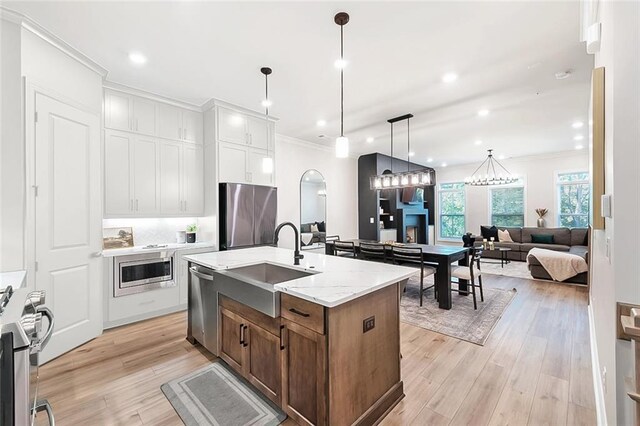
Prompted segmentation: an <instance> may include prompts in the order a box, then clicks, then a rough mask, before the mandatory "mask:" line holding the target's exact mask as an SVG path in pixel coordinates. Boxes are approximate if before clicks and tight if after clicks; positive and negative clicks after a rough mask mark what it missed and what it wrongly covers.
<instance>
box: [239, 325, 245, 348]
mask: <svg viewBox="0 0 640 426" xmlns="http://www.w3.org/2000/svg"><path fill="white" fill-rule="evenodd" d="M240 344H241V345H242V346H244V324H240Z"/></svg>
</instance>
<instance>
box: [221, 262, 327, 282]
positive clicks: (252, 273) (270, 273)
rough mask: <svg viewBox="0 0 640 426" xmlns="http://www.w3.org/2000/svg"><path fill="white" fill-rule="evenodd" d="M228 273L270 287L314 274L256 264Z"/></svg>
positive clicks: (266, 264) (231, 270)
mask: <svg viewBox="0 0 640 426" xmlns="http://www.w3.org/2000/svg"><path fill="white" fill-rule="evenodd" d="M229 272H230V273H232V274H234V275H236V276H237V277H238V278H240V279H242V278H246V279H251V280H255V281H259V282H261V283H265V284H271V285H273V284H279V283H283V282H285V281H291V280H295V279H297V278H302V277H308V276H309V275H313V274H314V273H315V272H308V271H300V270H298V269H291V268H287V267H284V266H278V265H273V264H271V263H258V264H256V265H250V266H243V267H240V268H234V269H229Z"/></svg>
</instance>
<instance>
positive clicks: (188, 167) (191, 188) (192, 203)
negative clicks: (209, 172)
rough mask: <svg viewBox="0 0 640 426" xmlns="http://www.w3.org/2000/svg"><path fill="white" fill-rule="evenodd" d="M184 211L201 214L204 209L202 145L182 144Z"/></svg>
mask: <svg viewBox="0 0 640 426" xmlns="http://www.w3.org/2000/svg"><path fill="white" fill-rule="evenodd" d="M182 170H183V173H182V176H183V179H182V200H183V206H182V208H183V213H185V214H193V215H196V214H201V213H202V212H203V211H204V158H203V149H202V145H193V144H188V143H185V144H183V145H182Z"/></svg>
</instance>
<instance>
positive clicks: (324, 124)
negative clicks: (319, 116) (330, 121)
mask: <svg viewBox="0 0 640 426" xmlns="http://www.w3.org/2000/svg"><path fill="white" fill-rule="evenodd" d="M326 125H327V121H326V120H318V121H316V126H318V127H324V126H326Z"/></svg>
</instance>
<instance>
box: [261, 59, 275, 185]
mask: <svg viewBox="0 0 640 426" xmlns="http://www.w3.org/2000/svg"><path fill="white" fill-rule="evenodd" d="M260 72H261V73H262V74H264V100H263V101H262V106H263V107H264V121H265V125H266V127H267V156H266V157H264V158H263V159H262V172H263V173H266V174H271V173H273V158H271V157H270V156H269V107H270V106H271V105H272V102H271V99H269V75H270V74H271V73H272V72H273V71H272V70H271V68H269V67H263V68H260Z"/></svg>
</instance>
